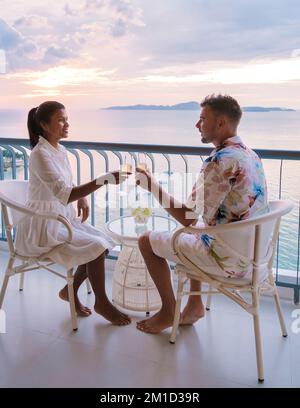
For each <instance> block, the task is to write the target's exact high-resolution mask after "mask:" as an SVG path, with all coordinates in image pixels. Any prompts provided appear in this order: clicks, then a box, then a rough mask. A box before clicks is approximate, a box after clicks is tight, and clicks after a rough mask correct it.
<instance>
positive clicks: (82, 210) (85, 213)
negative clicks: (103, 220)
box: [77, 198, 90, 222]
mask: <svg viewBox="0 0 300 408" xmlns="http://www.w3.org/2000/svg"><path fill="white" fill-rule="evenodd" d="M77 210H78V217H80V216H81V215H82V218H81V222H84V221H86V220H87V219H88V217H89V215H90V207H89V205H88V202H87V199H86V198H80V199H79V200H78V201H77Z"/></svg>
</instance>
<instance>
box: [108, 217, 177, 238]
mask: <svg viewBox="0 0 300 408" xmlns="http://www.w3.org/2000/svg"><path fill="white" fill-rule="evenodd" d="M177 225H178V224H177V222H176V221H175V220H174V219H173V218H169V217H165V216H163V215H152V216H150V217H149V219H148V222H147V223H146V224H137V223H136V222H135V221H134V217H132V216H124V217H119V218H116V219H115V220H111V221H108V222H107V223H106V225H105V227H106V230H107V232H108V233H109V235H110V236H111V237H112V238H114V239H115V240H117V241H119V242H120V243H124V241H130V242H132V243H133V242H137V241H138V238H139V236H140V235H142V234H143V233H144V232H146V231H156V232H163V231H169V232H172V231H174V230H175V229H176V228H177Z"/></svg>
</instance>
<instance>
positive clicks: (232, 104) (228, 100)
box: [200, 94, 242, 124]
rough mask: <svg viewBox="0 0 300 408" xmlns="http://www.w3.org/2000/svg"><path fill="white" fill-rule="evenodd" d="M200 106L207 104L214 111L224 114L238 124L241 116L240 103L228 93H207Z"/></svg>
mask: <svg viewBox="0 0 300 408" xmlns="http://www.w3.org/2000/svg"><path fill="white" fill-rule="evenodd" d="M200 106H201V107H202V108H204V107H205V106H208V107H210V108H211V109H212V110H214V111H215V112H217V113H221V114H224V115H226V116H227V117H228V118H229V119H230V120H231V121H232V122H233V123H235V124H238V123H239V121H240V119H241V117H242V109H241V107H240V105H239V104H238V102H237V101H236V100H235V99H234V98H232V96H229V95H214V94H212V95H208V96H207V97H206V98H205V99H204V100H203V101H202V102H201V104H200Z"/></svg>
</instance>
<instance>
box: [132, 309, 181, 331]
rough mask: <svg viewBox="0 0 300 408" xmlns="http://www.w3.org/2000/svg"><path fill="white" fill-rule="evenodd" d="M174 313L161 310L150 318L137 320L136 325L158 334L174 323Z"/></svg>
mask: <svg viewBox="0 0 300 408" xmlns="http://www.w3.org/2000/svg"><path fill="white" fill-rule="evenodd" d="M173 319H174V313H172V312H165V311H162V310H160V311H159V312H158V313H156V314H155V315H154V316H152V317H150V318H149V319H145V320H141V321H139V322H137V324H136V327H137V329H138V330H141V331H143V332H145V333H151V334H158V333H160V332H161V331H163V330H165V329H167V328H168V327H171V326H172V325H173Z"/></svg>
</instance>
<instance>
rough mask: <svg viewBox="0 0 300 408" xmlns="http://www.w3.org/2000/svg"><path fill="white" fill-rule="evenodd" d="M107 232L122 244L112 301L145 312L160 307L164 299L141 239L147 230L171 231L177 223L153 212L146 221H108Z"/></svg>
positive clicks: (115, 271) (115, 272) (126, 217)
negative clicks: (144, 253) (161, 296)
mask: <svg viewBox="0 0 300 408" xmlns="http://www.w3.org/2000/svg"><path fill="white" fill-rule="evenodd" d="M105 227H106V230H107V232H108V234H109V235H110V236H111V237H112V238H113V239H114V240H115V241H117V242H118V243H120V244H121V245H122V250H121V252H120V254H119V257H118V260H117V262H116V266H115V270H114V273H113V284H112V300H113V302H114V303H115V304H117V305H119V306H121V307H122V308H124V309H128V310H134V311H139V312H146V313H147V314H149V313H150V311H153V310H158V309H160V307H161V300H160V296H159V293H158V291H157V289H156V286H155V284H154V282H153V280H152V279H151V277H150V275H149V272H148V270H147V267H146V265H145V262H144V258H143V256H142V254H141V253H140V250H139V248H138V238H139V236H141V235H142V234H143V233H144V232H145V231H169V232H172V231H174V230H175V229H176V228H177V222H176V221H175V220H174V219H172V218H169V217H165V216H161V215H152V216H151V217H149V219H148V221H147V223H145V224H137V223H136V222H135V220H134V217H131V216H124V217H120V218H117V219H115V220H112V221H109V222H108V223H107V224H106V226H105Z"/></svg>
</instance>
